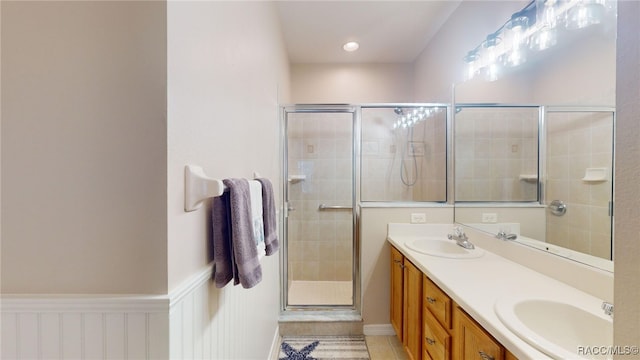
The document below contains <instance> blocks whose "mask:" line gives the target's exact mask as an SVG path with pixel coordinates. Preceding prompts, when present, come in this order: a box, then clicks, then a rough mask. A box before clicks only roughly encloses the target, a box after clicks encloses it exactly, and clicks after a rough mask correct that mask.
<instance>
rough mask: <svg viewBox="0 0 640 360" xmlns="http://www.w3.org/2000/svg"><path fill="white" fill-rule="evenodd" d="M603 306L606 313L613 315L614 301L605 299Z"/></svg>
mask: <svg viewBox="0 0 640 360" xmlns="http://www.w3.org/2000/svg"><path fill="white" fill-rule="evenodd" d="M601 307H602V310H604V313H605V314H607V315H609V316H611V317H613V304H612V303H610V302H606V301H603V302H602V306H601Z"/></svg>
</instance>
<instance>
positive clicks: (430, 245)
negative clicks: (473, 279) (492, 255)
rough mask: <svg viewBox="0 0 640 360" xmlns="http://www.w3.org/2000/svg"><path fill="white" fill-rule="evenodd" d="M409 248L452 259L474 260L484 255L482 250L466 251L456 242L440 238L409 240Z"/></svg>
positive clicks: (407, 243)
mask: <svg viewBox="0 0 640 360" xmlns="http://www.w3.org/2000/svg"><path fill="white" fill-rule="evenodd" d="M405 244H406V245H407V247H408V248H409V249H411V250H413V251H417V252H419V253H422V254H426V255H432V256H438V257H444V258H452V259H473V258H478V257H480V256H482V254H484V251H483V250H482V249H478V248H477V247H476V248H475V249H465V248H463V247H462V246H459V245H458V244H456V242H455V241H454V240H449V239H442V238H438V237H425V238H419V239H413V240H408V241H407V242H405Z"/></svg>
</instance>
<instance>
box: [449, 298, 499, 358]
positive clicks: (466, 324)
mask: <svg viewBox="0 0 640 360" xmlns="http://www.w3.org/2000/svg"><path fill="white" fill-rule="evenodd" d="M453 317H454V327H455V329H456V338H455V341H454V343H455V349H454V356H455V358H456V359H465V360H476V359H477V360H503V359H505V353H506V351H505V348H504V347H503V346H502V345H501V344H500V343H499V342H498V341H497V340H495V339H494V338H493V336H491V335H490V334H489V333H488V332H486V331H485V330H484V329H483V328H482V327H481V326H480V325H479V324H478V323H477V322H476V321H475V320H473V319H472V318H471V317H470V316H469V315H467V313H465V312H464V311H463V310H462V309H460V308H459V307H456V308H455V310H454V315H453Z"/></svg>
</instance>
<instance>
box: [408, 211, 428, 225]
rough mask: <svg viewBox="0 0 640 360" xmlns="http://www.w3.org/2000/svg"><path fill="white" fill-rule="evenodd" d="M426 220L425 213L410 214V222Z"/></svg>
mask: <svg viewBox="0 0 640 360" xmlns="http://www.w3.org/2000/svg"><path fill="white" fill-rule="evenodd" d="M426 222H427V214H425V213H413V214H411V223H412V224H424V223H426Z"/></svg>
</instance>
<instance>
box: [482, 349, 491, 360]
mask: <svg viewBox="0 0 640 360" xmlns="http://www.w3.org/2000/svg"><path fill="white" fill-rule="evenodd" d="M478 354H480V357H481V358H482V360H495V358H494V357H493V356H491V355H489V354H487V353H486V352H484V351H482V350H480V351H478Z"/></svg>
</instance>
